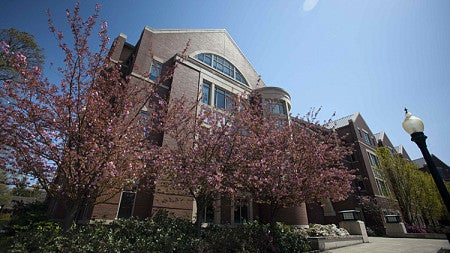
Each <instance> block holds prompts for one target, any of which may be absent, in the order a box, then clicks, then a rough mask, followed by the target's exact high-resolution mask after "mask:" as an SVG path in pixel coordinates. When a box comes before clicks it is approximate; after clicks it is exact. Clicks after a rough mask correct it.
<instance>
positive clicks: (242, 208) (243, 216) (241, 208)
mask: <svg viewBox="0 0 450 253" xmlns="http://www.w3.org/2000/svg"><path fill="white" fill-rule="evenodd" d="M245 221H248V208H247V205H244V204H240V205H237V206H235V207H234V223H244V222H245Z"/></svg>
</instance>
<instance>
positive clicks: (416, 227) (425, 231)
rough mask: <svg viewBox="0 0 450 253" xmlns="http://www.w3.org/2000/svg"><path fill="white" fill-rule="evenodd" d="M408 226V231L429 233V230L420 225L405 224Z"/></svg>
mask: <svg viewBox="0 0 450 253" xmlns="http://www.w3.org/2000/svg"><path fill="white" fill-rule="evenodd" d="M405 227H406V231H407V232H408V233H427V232H428V231H427V230H426V229H424V228H421V227H418V226H414V225H408V224H406V225H405Z"/></svg>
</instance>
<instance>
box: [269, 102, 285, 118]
mask: <svg viewBox="0 0 450 253" xmlns="http://www.w3.org/2000/svg"><path fill="white" fill-rule="evenodd" d="M268 106H269V111H270V112H272V114H281V115H287V113H286V107H285V106H284V103H283V102H270V103H269V104H268Z"/></svg>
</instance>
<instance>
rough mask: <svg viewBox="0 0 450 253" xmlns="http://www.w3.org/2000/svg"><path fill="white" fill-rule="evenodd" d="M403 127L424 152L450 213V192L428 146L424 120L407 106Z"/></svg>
mask: <svg viewBox="0 0 450 253" xmlns="http://www.w3.org/2000/svg"><path fill="white" fill-rule="evenodd" d="M402 126H403V129H405V131H406V132H407V133H408V134H410V135H411V140H412V141H413V142H415V143H416V144H417V146H418V147H419V149H420V151H421V152H422V155H423V158H424V159H425V161H426V163H427V165H428V169H429V171H430V173H431V176H432V177H433V179H434V183H436V186H437V188H438V190H439V193H440V194H441V197H442V200H443V201H444V204H445V206H446V207H447V211H448V212H449V213H450V194H449V193H448V190H447V188H446V187H445V184H444V181H443V180H442V178H441V176H440V175H439V172H438V170H437V168H436V165H435V164H434V162H433V159H431V155H430V152H429V151H428V148H427V143H426V139H427V136H425V134H424V133H423V129H424V126H423V122H422V120H421V119H420V118H418V117H415V116H413V115H412V114H411V113H410V112H408V110H407V109H406V108H405V120H403V123H402Z"/></svg>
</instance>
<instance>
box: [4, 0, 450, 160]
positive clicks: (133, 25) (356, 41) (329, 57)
mask: <svg viewBox="0 0 450 253" xmlns="http://www.w3.org/2000/svg"><path fill="white" fill-rule="evenodd" d="M99 2H100V4H101V5H102V8H101V19H105V20H107V21H108V26H109V32H110V33H109V34H110V36H111V38H112V39H113V38H115V37H116V36H117V35H118V34H119V33H124V34H126V35H127V36H128V42H130V43H132V44H134V43H136V42H137V40H138V39H139V36H140V33H141V32H142V30H143V29H144V27H145V26H149V27H151V28H154V29H205V28H207V29H226V30H227V31H228V33H229V34H230V35H231V37H232V38H233V39H234V41H235V42H236V43H237V45H238V46H239V48H240V49H241V50H242V52H243V53H244V55H245V56H246V57H247V59H248V60H249V61H250V63H251V64H252V65H253V66H254V68H255V69H256V71H257V72H258V73H259V74H260V75H261V76H262V79H263V80H264V81H265V83H266V84H267V85H269V86H279V87H282V88H284V89H285V90H287V91H288V92H289V93H290V94H291V98H292V99H291V102H292V110H291V112H292V113H293V114H294V115H297V114H300V115H304V114H305V113H307V112H308V111H309V110H310V108H312V107H315V108H318V107H322V111H321V113H320V114H319V117H320V118H321V119H322V120H326V119H329V118H330V117H331V115H332V114H333V113H334V112H335V113H336V116H334V118H333V119H338V118H341V117H344V116H347V115H350V114H353V113H354V112H360V113H361V114H362V116H363V117H364V119H365V120H366V122H367V123H368V125H369V127H370V128H371V130H372V131H373V132H374V133H377V132H379V131H385V132H386V133H387V135H388V137H389V138H390V140H391V141H392V143H393V144H394V145H399V144H402V145H403V146H404V147H405V148H406V150H407V152H408V153H409V154H410V156H411V158H413V159H415V158H419V157H421V154H420V151H419V149H418V148H417V146H416V145H415V144H414V143H413V142H411V141H410V137H409V136H408V135H407V134H406V133H405V132H404V131H403V129H402V127H401V123H402V121H403V118H404V111H403V108H404V107H405V106H406V107H407V108H408V109H409V111H410V112H412V113H413V114H414V115H415V116H418V117H420V118H422V120H423V121H424V123H425V134H426V135H427V136H428V140H427V143H428V147H429V149H430V152H431V153H434V154H435V155H436V156H437V157H439V158H440V159H441V160H443V161H444V162H445V163H447V164H448V165H450V1H449V0H427V1H425V0H423V1H411V0H395V1H392V0H376V1H374V0H345V1H344V0H333V1H329V0H327V1H325V0H306V1H305V0H296V1H294V0H286V1H285V0H277V1H276V0H273V1H270V0H266V1H262V0H246V1H239V0H227V1H223V0H222V1H217V0H192V1H188V0H184V1H178V0H177V1H171V0H167V1H153V0H122V1H99ZM94 3H95V1H81V9H82V13H83V14H84V16H85V17H86V16H87V15H88V14H90V13H92V12H93V9H94V5H95V4H94ZM73 6H74V2H73V1H56V0H55V1H50V0H45V1H44V0H43V1H36V0H22V1H21V0H17V1H12V0H3V1H0V28H9V27H14V28H16V29H19V30H23V31H26V32H28V33H31V34H32V35H34V37H35V39H36V40H37V42H38V43H39V44H40V46H41V47H43V48H44V49H45V55H46V57H47V58H46V60H47V63H48V62H54V63H55V65H56V66H57V65H58V64H59V63H60V61H59V60H60V58H58V57H60V55H59V54H58V53H59V52H58V51H57V50H58V49H57V47H56V40H55V39H54V38H53V37H52V36H51V35H50V33H49V31H48V25H47V18H48V17H47V15H46V10H47V8H50V9H51V12H52V15H53V18H54V19H55V23H56V26H58V28H60V29H62V30H63V31H67V26H66V24H65V20H64V15H65V9H66V8H69V9H73ZM180 50H181V49H180ZM46 73H47V74H48V75H49V76H50V77H51V78H54V79H56V77H57V76H56V71H55V67H53V68H51V67H47V68H46Z"/></svg>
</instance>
